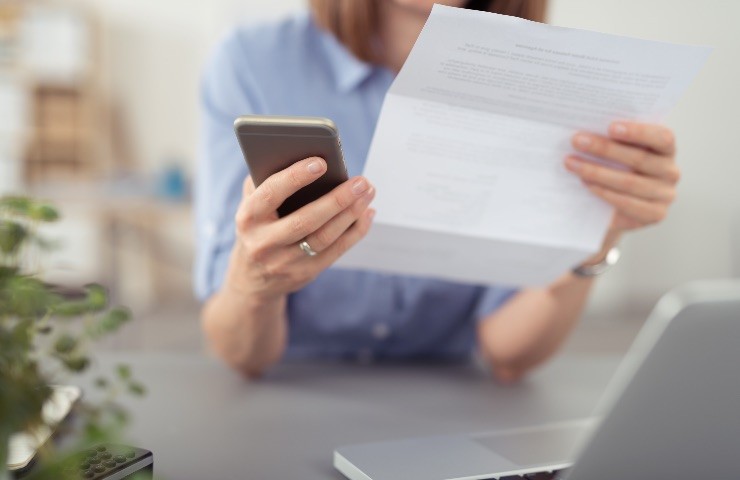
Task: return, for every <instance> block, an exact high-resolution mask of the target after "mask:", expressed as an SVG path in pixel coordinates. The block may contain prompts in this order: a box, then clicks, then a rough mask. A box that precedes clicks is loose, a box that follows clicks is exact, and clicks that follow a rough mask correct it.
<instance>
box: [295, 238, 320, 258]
mask: <svg viewBox="0 0 740 480" xmlns="http://www.w3.org/2000/svg"><path fill="white" fill-rule="evenodd" d="M298 246H299V247H301V250H303V253H305V254H306V255H308V256H309V257H315V256H316V255H318V254H319V253H318V252H317V251H316V250H314V249H313V248H311V245H309V244H308V242H307V241H305V240H304V241H302V242H301V243H299V244H298Z"/></svg>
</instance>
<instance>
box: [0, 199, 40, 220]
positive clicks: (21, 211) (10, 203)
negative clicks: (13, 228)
mask: <svg viewBox="0 0 740 480" xmlns="http://www.w3.org/2000/svg"><path fill="white" fill-rule="evenodd" d="M32 205H33V202H32V201H31V199H30V198H26V197H3V198H0V208H5V209H7V210H10V211H11V212H12V213H15V214H16V215H21V216H26V215H28V211H29V210H30V209H31V206H32Z"/></svg>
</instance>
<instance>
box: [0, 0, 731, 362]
mask: <svg viewBox="0 0 740 480" xmlns="http://www.w3.org/2000/svg"><path fill="white" fill-rule="evenodd" d="M348 1H349V0H348ZM301 8H305V1H304V0H269V1H267V0H264V1H263V0H210V1H208V2H204V1H196V0H155V1H152V0H0V195H2V194H11V193H22V194H30V195H34V196H38V197H41V198H46V199H49V200H51V201H53V202H55V203H56V204H57V205H59V207H60V208H61V210H62V212H63V215H64V219H63V221H61V222H59V223H58V224H56V225H55V226H54V227H53V228H52V229H50V230H49V231H48V232H47V234H48V235H49V236H51V237H53V238H55V239H57V240H58V242H59V246H60V248H59V249H58V250H57V251H56V252H55V253H54V254H53V255H52V256H51V257H50V258H48V259H47V261H45V262H44V267H43V268H44V274H45V276H46V277H47V278H48V279H49V281H52V282H55V283H60V284H63V285H72V286H73V285H81V284H84V283H87V282H91V281H97V282H100V283H103V284H105V285H106V286H108V287H109V288H110V289H111V291H112V294H113V295H114V297H115V298H116V300H117V301H118V302H120V303H123V304H125V305H128V306H129V307H131V308H132V310H133V311H134V313H135V314H136V316H137V318H138V320H137V321H136V322H135V325H134V326H131V327H129V328H128V330H127V331H126V332H125V333H124V334H123V335H122V336H121V338H119V339H118V340H116V341H115V342H114V345H113V346H114V347H115V346H120V347H125V348H141V349H154V348H158V349H176V350H180V349H183V350H191V349H200V348H202V347H201V338H200V334H199V330H198V320H197V319H198V310H199V306H198V304H197V303H196V302H195V300H193V297H192V293H191V287H190V285H191V277H190V269H191V263H192V256H193V248H194V245H193V225H192V217H191V204H192V200H191V199H192V191H191V185H192V183H193V176H194V175H195V168H194V167H195V161H196V151H197V145H198V123H199V119H198V116H199V108H198V86H199V77H200V72H201V68H202V65H203V63H204V61H205V59H206V57H207V56H208V53H209V51H210V49H211V48H212V47H213V45H214V43H215V42H216V41H217V40H218V39H219V37H221V36H222V35H224V34H225V33H226V32H227V31H228V29H230V28H231V27H233V26H234V25H236V24H237V23H244V22H246V23H252V22H260V21H264V20H266V19H269V18H273V17H276V16H281V15H286V14H289V13H290V12H291V11H294V10H296V9H301ZM549 19H550V22H551V23H553V24H556V25H563V26H568V27H580V28H586V29H592V30H598V31H603V32H609V33H615V34H623V35H630V36H637V37H643V38H649V39H655V40H664V41H671V42H680V43H693V44H705V45H711V46H713V47H715V51H714V53H713V55H712V57H711V59H710V61H709V63H708V64H707V66H706V68H705V69H704V70H703V71H702V72H701V74H700V75H699V77H698V78H697V80H696V81H695V82H694V84H693V85H692V86H691V87H690V89H689V91H688V93H687V95H686V96H685V97H684V98H683V99H682V100H681V102H680V103H679V106H678V108H676V110H675V111H674V112H673V114H672V115H671V116H670V117H669V118H668V119H667V121H666V123H667V124H668V125H670V126H671V127H673V128H674V129H675V131H676V133H677V136H678V139H679V156H678V162H679V164H680V166H681V167H682V169H683V172H684V177H683V180H682V182H681V185H680V190H679V192H680V193H679V198H678V201H677V203H676V205H675V207H674V208H673V210H672V212H671V215H670V217H669V218H668V220H667V221H666V222H665V223H664V224H662V225H660V226H659V227H655V228H652V229H649V230H646V231H644V232H639V233H637V234H633V235H631V236H629V238H627V239H626V240H625V241H624V245H623V247H624V248H623V257H622V262H621V263H620V264H619V265H618V267H617V268H615V269H614V270H613V271H612V272H610V273H609V274H608V275H606V276H605V277H604V278H603V279H600V280H599V282H598V286H597V289H596V292H595V295H594V296H593V298H592V301H591V304H590V306H589V309H588V312H587V315H586V318H585V319H584V322H583V324H582V325H581V327H580V328H579V330H578V332H577V333H576V335H575V337H574V339H573V340H572V341H571V344H570V348H578V349H585V350H616V349H618V350H621V349H623V348H624V347H625V346H626V345H627V344H628V343H629V341H630V340H631V338H632V336H633V335H634V333H635V332H636V330H637V328H639V326H640V324H641V322H642V321H643V320H644V319H645V316H646V314H647V313H648V312H649V310H650V308H651V307H652V305H653V304H654V302H655V301H656V300H657V298H658V297H659V296H660V295H661V294H662V293H663V292H665V291H666V290H668V289H670V288H671V287H673V286H675V285H677V284H680V283H683V282H686V281H689V280H692V279H700V278H713V277H728V276H740V187H738V185H737V182H738V181H740V154H738V151H737V149H738V147H737V142H738V140H737V139H738V135H739V131H740V120H738V118H739V115H738V112H740V93H738V90H737V85H740V62H738V59H740V30H738V29H737V24H738V20H739V19H740V2H736V1H735V0H707V1H705V2H695V1H689V0H651V1H650V2H645V1H642V0H621V1H619V2H594V1H592V0H551V2H550V10H549Z"/></svg>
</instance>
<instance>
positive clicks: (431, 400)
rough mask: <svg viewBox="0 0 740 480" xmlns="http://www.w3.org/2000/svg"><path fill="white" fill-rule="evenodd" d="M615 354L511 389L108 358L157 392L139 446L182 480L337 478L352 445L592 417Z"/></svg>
mask: <svg viewBox="0 0 740 480" xmlns="http://www.w3.org/2000/svg"><path fill="white" fill-rule="evenodd" d="M618 360H619V359H618V357H615V356H585V355H582V356H577V355H568V356H563V357H560V358H557V359H556V360H555V361H554V362H553V363H551V364H550V365H548V366H546V367H545V368H543V369H540V370H539V371H537V372H536V373H535V374H534V375H532V376H531V377H529V378H528V379H527V380H526V381H524V382H523V383H521V384H519V385H516V386H513V387H511V386H510V387H504V386H500V385H497V384H496V383H495V382H493V381H492V380H491V379H490V378H489V377H488V376H487V375H486V374H484V373H482V372H481V371H480V370H478V369H476V368H475V367H472V366H464V365H426V366H421V365H419V366H410V365H369V366H363V365H353V364H331V363H328V364H286V365H282V366H280V367H278V368H276V369H275V370H274V371H272V372H271V373H270V374H269V375H268V376H267V377H266V378H264V379H261V380H259V381H256V382H248V381H245V380H243V379H242V378H241V377H240V376H238V375H237V374H235V373H233V372H231V371H229V370H228V369H227V368H226V367H225V366H224V365H222V364H220V363H219V362H217V361H216V360H213V359H210V358H207V357H205V356H199V355H195V354H181V355H178V354H146V353H144V354H142V353H130V354H124V353H122V354H115V355H112V354H105V355H101V356H100V357H99V363H100V364H101V368H103V369H105V368H107V367H110V366H111V365H114V364H116V363H118V362H121V361H123V362H126V363H128V364H130V365H131V366H132V367H133V369H134V372H135V375H136V376H137V378H139V379H141V380H142V381H143V382H144V383H146V385H147V386H148V388H149V394H148V396H147V397H146V398H145V399H143V400H130V401H129V400H126V401H125V403H126V405H127V406H128V407H129V409H130V411H131V412H132V414H133V417H134V418H133V422H132V425H131V428H130V430H129V434H130V439H131V440H132V441H133V442H135V443H136V444H137V445H139V446H142V447H145V448H148V449H150V450H152V451H154V458H155V462H154V463H155V469H156V472H157V474H158V475H161V476H163V477H164V478H166V479H169V480H179V479H213V480H220V479H257V480H263V479H280V480H288V479H300V480H313V479H317V480H318V479H323V480H326V479H329V480H337V479H342V478H343V477H342V476H341V475H340V474H339V473H337V472H335V471H334V470H333V468H332V452H333V450H334V448H335V447H337V446H340V445H345V444H352V443H362V442H370V441H379V440H386V439H394V438H403V437H410V436H420V435H436V434H451V433H463V432H479V431H486V430H495V429H501V428H511V427H519V426H525V425H536V424H541V423H548V422H553V421H561V420H569V419H575V418H581V417H585V416H588V415H590V414H591V412H592V410H593V407H594V406H595V404H596V403H597V401H598V399H599V396H600V394H601V392H602V391H603V389H604V387H605V386H606V384H607V382H608V380H609V378H610V377H611V375H612V373H613V372H614V369H615V367H616V365H617V364H618Z"/></svg>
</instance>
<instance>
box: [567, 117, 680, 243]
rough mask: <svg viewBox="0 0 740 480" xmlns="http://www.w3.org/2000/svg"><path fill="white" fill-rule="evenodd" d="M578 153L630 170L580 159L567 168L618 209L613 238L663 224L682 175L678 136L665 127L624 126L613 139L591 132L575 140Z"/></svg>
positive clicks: (616, 126)
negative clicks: (677, 154)
mask: <svg viewBox="0 0 740 480" xmlns="http://www.w3.org/2000/svg"><path fill="white" fill-rule="evenodd" d="M572 143H573V146H574V147H575V148H576V150H578V151H580V152H584V153H588V154H590V155H592V156H595V157H599V158H603V159H606V160H609V161H611V162H616V163H618V164H621V165H624V166H626V167H627V169H626V170H618V169H614V168H609V167H607V166H603V165H600V164H597V163H594V162H591V161H588V160H587V159H585V158H584V157H580V156H578V155H570V156H568V157H567V158H566V161H565V164H566V167H567V168H568V170H570V171H571V172H573V173H574V174H576V175H578V176H579V177H580V178H581V180H582V181H583V183H584V184H585V185H586V186H587V187H588V189H589V190H591V192H593V194H594V195H596V196H598V197H600V198H602V199H604V200H605V201H607V202H608V203H609V204H611V205H613V206H614V208H615V209H616V211H615V215H614V219H613V221H612V230H613V232H612V233H618V232H622V231H625V230H633V229H637V228H642V227H644V226H647V225H652V224H655V223H659V222H661V221H662V220H663V219H664V218H665V217H666V214H667V213H668V208H669V207H670V205H671V204H672V203H673V200H674V199H675V198H676V184H677V183H678V180H679V178H680V175H681V172H680V170H679V168H678V166H676V162H675V155H676V144H675V139H674V135H673V132H672V131H671V130H670V129H669V128H667V127H664V126H662V125H654V124H645V123H636V122H626V121H620V122H615V123H613V124H611V125H610V127H609V136H608V137H604V136H601V135H596V134H593V133H587V132H578V133H576V134H575V135H574V136H573V140H572Z"/></svg>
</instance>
